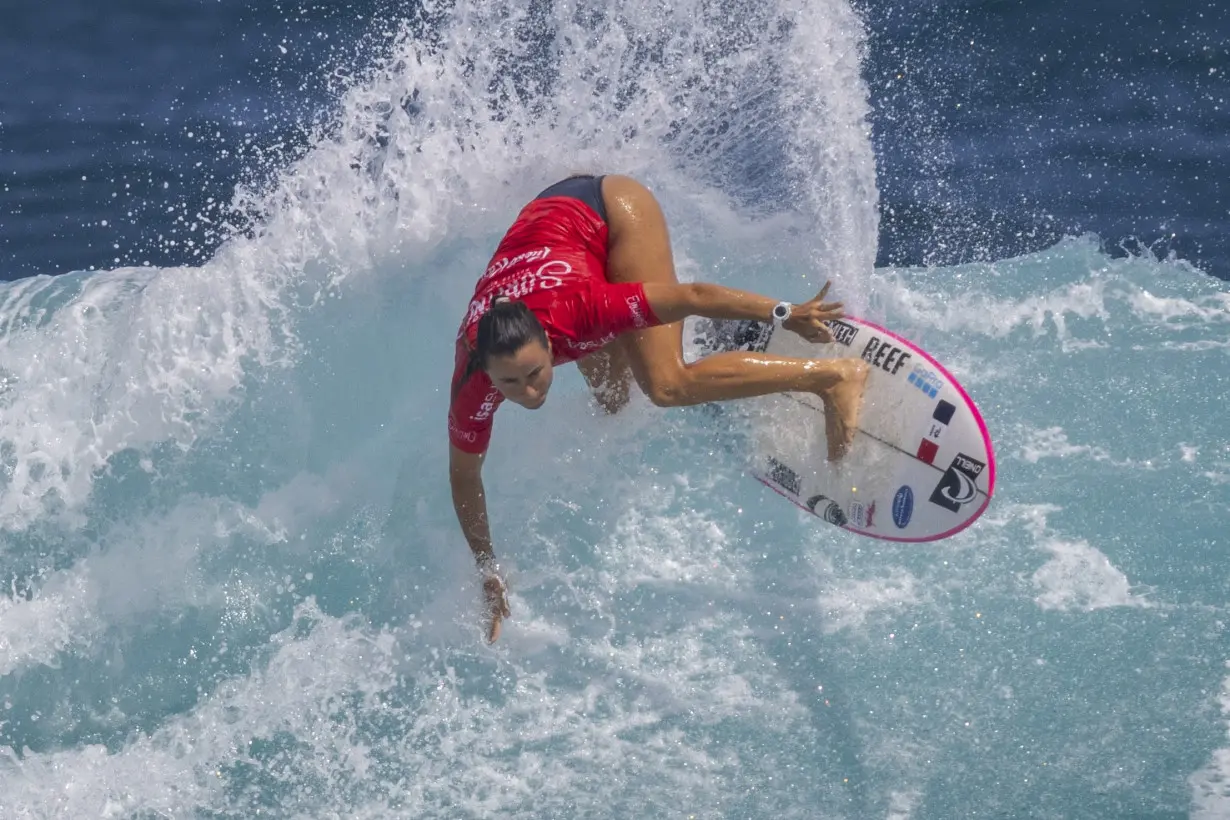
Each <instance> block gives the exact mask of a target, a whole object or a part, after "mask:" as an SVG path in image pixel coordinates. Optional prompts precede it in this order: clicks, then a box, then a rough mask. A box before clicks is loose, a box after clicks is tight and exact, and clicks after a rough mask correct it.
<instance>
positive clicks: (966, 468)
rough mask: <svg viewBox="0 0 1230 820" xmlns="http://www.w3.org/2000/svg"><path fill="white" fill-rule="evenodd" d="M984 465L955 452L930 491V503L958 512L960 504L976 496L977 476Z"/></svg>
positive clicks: (980, 473)
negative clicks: (950, 462)
mask: <svg viewBox="0 0 1230 820" xmlns="http://www.w3.org/2000/svg"><path fill="white" fill-rule="evenodd" d="M986 466H987V465H985V464H983V463H982V462H981V461H979V460H978V459H976V458H970V457H969V456H967V455H965V454H964V453H957V455H956V456H955V457H954V458H953V460H952V464H950V465H948V469H947V470H945V471H944V475H943V477H942V478H940V483H939V484H936V485H935V489H934V490H932V491H931V498H930V501H931V503H932V504H936V505H938V506H940V507H943V508H944V509H946V510H951V511H952V512H959V511H960V509H961V505H962V504H968V503H969V502H971V501H973V500H974V499H975V498H977V497H978V486H977V482H978V476H980V475H982V471H983V470H985V469H986Z"/></svg>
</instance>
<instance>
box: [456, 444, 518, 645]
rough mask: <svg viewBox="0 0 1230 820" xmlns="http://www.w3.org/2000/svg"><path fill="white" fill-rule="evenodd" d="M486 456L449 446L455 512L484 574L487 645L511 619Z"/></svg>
mask: <svg viewBox="0 0 1230 820" xmlns="http://www.w3.org/2000/svg"><path fill="white" fill-rule="evenodd" d="M483 456H484V454H483V453H467V452H465V451H463V450H459V449H458V448H457V447H455V446H453V445H450V446H449V458H448V478H449V485H450V486H451V487H452V491H453V509H454V510H456V512H457V521H458V523H460V524H461V532H462V534H463V535H464V536H465V539H466V543H468V544H469V545H470V552H472V553H474V560H475V562H476V563H477V564H478V569H479V572H481V573H482V574H483V597H484V598H485V599H486V606H487V612H486V616H487V641H488V643H492V642H494V641H495V640H496V639H497V638H499V637H500V622H501V621H502V620H503V619H504V618H507V617H508V615H509V609H508V600H507V598H506V597H505V594H504V591H505V590H504V579H503V578H501V577H500V569H499V566H498V565H497V564H496V563H495V550H494V549H493V548H492V546H491V525H490V523H489V522H488V521H487V497H486V494H485V492H484V491H483V474H482V469H483Z"/></svg>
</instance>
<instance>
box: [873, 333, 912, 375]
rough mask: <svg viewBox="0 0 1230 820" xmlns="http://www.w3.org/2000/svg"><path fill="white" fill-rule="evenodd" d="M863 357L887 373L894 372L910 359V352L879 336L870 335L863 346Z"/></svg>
mask: <svg viewBox="0 0 1230 820" xmlns="http://www.w3.org/2000/svg"><path fill="white" fill-rule="evenodd" d="M863 359H865V360H866V361H868V362H870V363H871V364H872V365H873V366H875V367H878V368H880V369H881V370H883V371H885V372H887V373H896V372H897V371H898V370H900V369H901V366H902V365H903V364H905V363H906V362H908V361H909V360H910V354H909V353H906V352H905V351H904V350H902V349H901V348H899V347H897V346H896V345H894V344H892V343H891V342H885V341H883V340H882V339H880V337H879V336H872V337H871V339H870V340H868V342H867V346H866V347H864V348H863Z"/></svg>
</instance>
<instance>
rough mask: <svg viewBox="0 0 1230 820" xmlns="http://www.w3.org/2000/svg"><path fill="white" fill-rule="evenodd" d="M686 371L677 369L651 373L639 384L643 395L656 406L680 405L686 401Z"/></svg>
mask: <svg viewBox="0 0 1230 820" xmlns="http://www.w3.org/2000/svg"><path fill="white" fill-rule="evenodd" d="M688 383H689V379H688V373H687V371H686V370H683V369H681V370H679V371H678V372H676V373H657V374H654V375H651V376H650V377H649V378H647V379H645V380H644V383H642V384H641V389H642V390H643V391H645V396H646V397H647V398H648V399H649V400H650V401H651V402H653V403H654V404H655V405H657V406H658V407H681V406H683V405H685V404H689V403H690V402H689V401H688V393H689V390H688Z"/></svg>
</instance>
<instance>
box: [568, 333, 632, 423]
mask: <svg viewBox="0 0 1230 820" xmlns="http://www.w3.org/2000/svg"><path fill="white" fill-rule="evenodd" d="M577 369H578V370H580V371H581V375H582V376H584V377H585V383H586V384H588V385H589V389H590V390H591V391H592V392H593V394H594V398H595V399H596V400H597V402H598V404H599V405H600V406H601V407H602V409H603V410H605V411H607V412H608V413H618V412H619V411H620V410H622V409H624V407H625V406H626V405H627V404H628V391H629V390H630V389H631V387H632V371H631V370H630V369H629V367H628V357H627V355H626V354H625V353H624V349H623V346H622V345H619V344H615V343H612V344H608V345H607V346H606V347H604V348H602V349H601V350H599V351H598V352H597V353H591V354H590V355H589V356H586V357H585V358H584V359H578V360H577Z"/></svg>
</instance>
